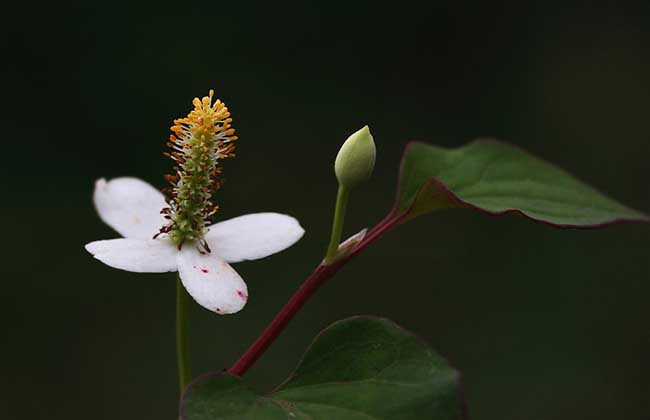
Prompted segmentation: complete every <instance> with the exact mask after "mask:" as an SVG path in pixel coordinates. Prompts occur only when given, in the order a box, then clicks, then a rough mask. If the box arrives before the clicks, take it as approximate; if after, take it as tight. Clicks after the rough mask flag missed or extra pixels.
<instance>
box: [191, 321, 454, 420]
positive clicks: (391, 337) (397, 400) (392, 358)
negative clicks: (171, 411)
mask: <svg viewBox="0 0 650 420" xmlns="http://www.w3.org/2000/svg"><path fill="white" fill-rule="evenodd" d="M181 418H182V419H183V420H217V419H228V420H238V419H251V420H252V419H254V420H276V419H277V420H280V419H282V420H296V419H309V420H334V419H336V420H388V419H395V420H397V419H399V420H434V419H435V420H457V419H461V418H464V415H463V403H462V398H461V395H460V392H459V380H458V374H457V372H456V371H455V370H453V369H452V368H451V367H449V365H448V364H447V362H445V360H444V359H442V358H441V357H440V356H438V355H437V354H436V353H434V352H433V351H432V350H431V349H429V348H428V347H427V346H426V345H425V344H424V343H423V342H422V341H420V340H419V339H418V338H417V337H415V336H414V335H413V334H411V333H409V332H407V331H405V330H403V329H402V328H400V327H399V326H397V325H395V324H394V323H392V322H391V321H388V320H386V319H381V318H374V317H354V318H349V319H346V320H343V321H339V322H337V323H335V324H333V325H332V326H330V327H329V328H327V329H325V330H324V331H323V332H321V334H320V335H319V336H318V337H316V339H315V340H314V342H313V343H312V345H311V346H310V348H309V349H308V350H307V353H306V354H305V356H304V358H303V359H302V361H301V362H300V364H299V366H298V368H297V369H296V371H295V372H294V373H293V374H292V375H291V377H290V378H289V379H288V380H287V381H286V382H284V383H283V384H282V385H280V386H279V387H278V389H276V390H275V391H273V392H271V393H270V394H267V395H259V394H256V393H255V392H254V391H253V390H251V388H250V387H249V386H247V385H246V384H245V383H244V382H243V380H242V379H241V378H239V377H236V376H231V375H227V374H212V375H207V376H204V377H202V378H199V379H198V380H196V381H195V382H194V383H193V384H191V385H190V387H189V388H188V389H187V391H186V392H185V394H184V396H183V399H182V402H181Z"/></svg>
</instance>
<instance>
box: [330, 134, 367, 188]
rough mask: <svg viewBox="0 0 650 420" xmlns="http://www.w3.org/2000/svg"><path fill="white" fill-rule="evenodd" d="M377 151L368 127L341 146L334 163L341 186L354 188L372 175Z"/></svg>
mask: <svg viewBox="0 0 650 420" xmlns="http://www.w3.org/2000/svg"><path fill="white" fill-rule="evenodd" d="M376 155H377V149H376V148H375V142H374V140H373V139H372V134H370V129H369V128H368V126H367V125H366V126H364V127H363V128H362V129H361V130H359V131H357V132H356V133H354V134H352V135H351V136H350V137H348V139H347V140H346V141H345V143H343V146H341V150H339V154H338V155H336V161H335V162H334V172H336V178H337V179H338V180H339V184H340V185H342V186H344V187H346V188H354V187H356V186H357V185H359V184H362V183H364V182H365V181H367V180H368V179H369V178H370V175H372V170H373V169H374V167H375V156H376Z"/></svg>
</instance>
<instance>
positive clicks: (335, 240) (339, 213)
mask: <svg viewBox="0 0 650 420" xmlns="http://www.w3.org/2000/svg"><path fill="white" fill-rule="evenodd" d="M349 197H350V190H349V189H348V188H347V187H345V186H343V185H341V184H339V190H338V192H337V194H336V206H335V208H334V220H333V222H332V235H331V237H330V243H329V245H328V247H327V254H326V255H325V262H326V263H329V262H331V261H333V260H334V258H336V255H337V254H338V251H339V244H340V243H341V234H342V233H343V222H344V221H345V211H346V207H347V205H348V198H349Z"/></svg>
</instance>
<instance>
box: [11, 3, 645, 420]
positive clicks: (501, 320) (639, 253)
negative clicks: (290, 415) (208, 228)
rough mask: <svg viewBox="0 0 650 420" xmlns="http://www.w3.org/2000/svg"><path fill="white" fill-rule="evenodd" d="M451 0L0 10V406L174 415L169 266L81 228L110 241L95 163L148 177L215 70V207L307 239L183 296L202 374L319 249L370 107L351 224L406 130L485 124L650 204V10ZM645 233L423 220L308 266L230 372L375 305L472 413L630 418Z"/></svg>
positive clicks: (437, 138)
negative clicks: (139, 266)
mask: <svg viewBox="0 0 650 420" xmlns="http://www.w3.org/2000/svg"><path fill="white" fill-rule="evenodd" d="M23 3H25V2H23ZM463 3H464V2H455V1H438V2H426V3H424V2H423V4H409V3H408V2H400V3H393V4H391V5H389V6H379V5H378V3H376V2H369V1H359V2H350V1H348V2H337V1H334V2H322V3H320V4H319V3H315V2H314V3H310V2H300V3H296V4H288V3H282V2H280V3H278V2H258V3H249V2H231V3H223V2H221V3H217V2H212V3H191V4H190V3H185V4H165V3H164V2H157V3H156V4H154V5H145V4H144V3H141V4H133V3H129V4H123V5H118V4H116V3H101V4H95V3H92V2H88V3H83V4H79V5H74V4H72V3H67V4H61V3H56V2H54V3H50V4H49V5H43V6H40V5H35V4H31V3H29V4H27V3H25V4H14V5H12V6H5V11H4V19H3V27H2V31H3V32H4V34H3V35H2V37H1V39H0V43H1V45H2V50H3V52H2V56H3V64H2V78H1V80H2V81H1V83H2V86H3V88H2V92H3V96H4V100H3V108H4V109H3V112H2V116H1V117H0V118H2V126H3V136H4V138H5V140H4V142H3V144H4V148H3V154H4V159H3V162H2V165H1V166H0V171H2V177H1V178H0V183H1V185H0V186H1V187H2V192H3V195H2V199H1V200H2V206H1V210H0V211H1V215H2V218H1V220H2V221H3V225H2V228H3V232H4V233H3V241H2V245H0V247H2V254H1V255H2V280H3V283H2V288H0V298H1V299H2V304H1V305H0V319H2V325H3V333H2V339H1V340H2V341H1V342H0V369H1V374H0V395H1V397H0V418H2V419H7V420H14V419H68V420H71V419H87V418H93V419H97V420H101V419H111V420H112V419H174V418H176V415H177V414H176V413H177V411H176V410H177V379H176V365H175V362H176V359H175V341H174V302H175V294H174V293H175V284H174V275H173V274H168V275H161V274H149V275H142V274H133V273H128V272H123V271H118V270H114V269H111V268H109V267H107V266H104V265H103V264H101V263H99V262H98V261H96V260H94V259H93V258H91V256H90V255H89V254H87V253H86V251H85V250H84V249H83V245H84V244H85V243H87V242H90V241H93V240H98V239H110V238H115V237H118V235H117V234H116V233H114V232H113V231H112V230H111V229H110V228H108V227H107V226H105V225H104V224H103V223H102V222H101V221H100V220H99V218H98V216H97V215H96V213H95V210H94V208H93V206H92V203H91V194H92V189H93V184H94V181H95V180H96V179H97V178H100V177H107V178H112V177H116V176H122V175H130V176H136V177H139V178H142V179H144V180H146V181H148V182H150V183H152V184H154V185H156V186H158V187H162V186H164V180H163V178H162V175H163V174H164V173H167V172H168V171H169V170H170V167H171V163H170V161H169V160H168V159H166V158H164V157H163V156H162V152H163V151H164V150H165V141H166V139H167V137H168V134H169V126H170V125H171V121H172V119H173V118H175V117H180V116H183V115H185V114H186V113H187V112H188V111H189V109H190V107H191V99H192V98H193V97H195V96H203V95H205V94H207V92H208V90H209V89H210V88H214V89H215V90H216V94H217V96H218V97H220V98H221V99H222V100H224V101H225V102H226V103H227V105H228V106H229V107H230V109H231V111H232V113H233V117H234V126H235V127H236V128H237V130H238V134H239V136H240V140H239V142H238V145H237V147H238V149H237V154H238V156H237V158H236V159H231V160H228V161H226V162H224V168H225V178H226V180H227V182H226V184H225V186H224V189H223V190H222V191H221V192H220V193H219V195H218V197H217V202H218V203H219V204H220V205H221V207H222V208H223V211H222V212H221V213H220V215H219V216H220V218H222V219H226V218H230V217H234V216H237V215H240V214H244V213H249V212H257V211H277V212H283V213H288V214H291V215H294V216H295V217H297V218H298V219H299V220H300V221H301V223H302V225H303V227H304V228H305V229H306V232H307V233H306V235H305V236H304V238H303V239H302V240H301V241H300V242H299V243H298V244H297V245H296V246H294V247H292V248H290V249H288V250H287V251H285V252H283V253H281V254H278V255H276V256H273V257H271V258H268V259H265V260H261V261H255V262H246V263H242V264H238V265H237V266H236V269H237V270H238V271H239V272H240V273H241V275H242V277H243V278H244V279H246V281H247V282H248V286H249V290H250V293H251V299H250V301H249V303H248V305H247V307H246V309H245V310H244V311H243V312H241V313H240V314H238V315H236V316H223V317H220V316H216V315H214V314H212V313H210V312H208V311H205V310H203V309H201V308H200V307H198V306H197V305H193V307H192V310H191V314H190V315H191V327H190V333H191V349H192V363H193V367H194V371H195V372H196V373H200V372H206V371H211V370H221V369H223V368H226V367H228V366H229V365H230V364H231V363H232V362H233V361H234V360H236V358H237V357H238V355H239V354H241V353H242V352H243V351H244V350H245V349H246V348H247V346H248V345H249V344H250V343H251V342H252V340H253V339H254V338H255V337H256V336H257V335H258V334H259V332H261V330H262V329H263V328H264V327H265V325H266V324H267V323H268V322H269V321H270V320H271V318H272V317H273V316H274V314H275V313H276V312H277V311H278V310H279V309H280V307H281V306H282V305H283V304H284V302H285V301H286V300H287V299H288V298H289V296H290V295H291V294H292V293H293V292H294V291H295V289H296V288H297V287H298V286H299V285H300V283H301V282H302V280H303V279H305V278H306V277H307V275H308V274H309V273H310V272H311V270H312V269H313V267H315V265H316V264H317V263H318V262H319V261H320V259H321V257H322V255H323V252H324V250H325V247H326V244H327V239H328V235H329V227H330V222H331V211H332V207H333V204H334V197H335V194H336V180H335V178H334V175H333V168H332V167H333V162H334V157H335V155H336V152H337V150H338V148H339V146H340V144H341V143H342V142H343V141H344V140H345V139H346V137H347V136H348V135H349V134H350V133H352V132H353V131H355V130H357V129H358V128H360V127H361V126H363V125H364V124H369V125H370V127H371V128H372V131H373V134H374V136H375V141H376V143H377V147H378V157H377V165H376V171H375V174H374V177H373V179H372V181H371V182H370V183H369V184H367V185H366V186H364V187H363V188H361V189H360V190H359V191H358V192H357V193H356V194H354V195H353V196H352V198H351V202H350V207H349V212H348V219H347V223H346V235H350V234H353V233H356V232H357V231H359V230H360V229H362V228H364V227H370V226H372V225H373V224H374V223H376V222H377V221H378V220H379V219H381V218H382V217H383V216H384V214H385V213H386V212H387V211H388V209H389V208H390V206H391V203H392V199H393V196H394V188H395V182H396V175H397V168H398V163H399V158H400V154H401V150H402V148H403V146H404V145H405V143H406V142H407V141H408V140H413V139H417V140H422V141H427V142H431V143H434V144H438V145H443V146H449V147H453V146H459V145H461V144H464V143H466V142H468V141H470V140H472V139H473V138H476V137H480V136H493V137H498V138H501V139H503V140H507V141H509V142H511V143H514V144H517V145H520V146H522V147H524V148H525V149H527V150H529V151H531V152H533V153H534V154H536V155H538V156H540V157H543V158H545V159H548V160H550V161H552V162H555V163H557V164H558V165H560V166H562V167H564V168H566V169H568V170H569V171H571V172H572V173H574V174H576V175H577V176H578V177H579V178H581V179H583V180H585V181H587V182H589V183H591V184H592V185H594V186H596V187H597V188H599V189H601V190H603V191H606V192H608V194H609V195H610V196H612V197H614V198H616V199H618V200H619V201H621V202H623V203H625V204H627V205H629V206H631V207H634V208H637V209H640V210H643V211H646V212H650V192H649V188H648V178H649V175H650V164H649V163H648V150H649V149H650V148H649V147H648V145H649V143H650V125H649V124H648V109H649V108H650V53H649V52H648V51H650V49H649V44H650V25H649V24H650V14H649V13H650V5H649V4H648V3H647V2H646V3H645V4H644V5H643V6H637V5H633V4H632V3H629V2H628V3H624V2H610V5H609V6H606V7H605V6H600V7H597V6H594V5H593V4H592V3H591V2H577V3H573V4H572V3H571V2H563V3H562V6H561V7H560V6H554V5H552V4H551V3H547V2H544V3H542V2H518V3H513V4H509V5H506V4H497V3H494V2H483V4H482V5H479V6H472V7H470V6H466V5H463ZM649 248H650V227H649V226H644V225H620V226H614V227H611V228H608V229H605V230H600V231H570V230H569V231H563V230H555V229H551V228H549V227H545V226H542V225H538V224H534V223H531V222H528V221H526V220H524V219H520V218H515V217H503V218H489V217H485V216H483V215H480V214H475V213H472V212H471V211H469V210H468V211H455V212H442V213H437V214H433V215H429V216H427V217H422V218H418V219H416V220H414V221H413V222H411V223H409V224H407V225H404V226H402V227H400V228H399V229H397V230H395V231H393V232H392V233H390V234H389V235H388V236H387V237H385V238H384V240H382V241H380V242H379V243H377V244H375V245H374V246H372V247H371V248H369V249H368V250H367V252H365V253H364V254H363V255H362V256H361V257H360V258H358V259H356V260H355V261H354V262H353V263H351V264H350V265H348V266H347V267H346V268H345V269H344V270H343V271H342V272H341V273H340V274H339V275H338V276H337V277H336V278H335V279H334V280H333V281H332V282H331V283H329V284H328V285H326V286H325V288H324V289H323V290H322V291H321V292H320V293H319V294H318V295H317V296H316V297H315V298H314V299H313V300H312V301H310V302H309V303H308V305H307V306H306V307H305V308H304V310H303V311H302V312H301V313H300V314H299V315H298V317H297V318H296V319H295V320H294V322H293V323H292V324H291V325H290V326H289V328H288V329H287V331H286V332H285V334H284V335H283V336H282V337H281V338H280V339H279V340H278V342H277V343H276V344H275V345H274V346H273V347H272V348H271V349H270V350H269V351H268V353H267V354H266V355H265V356H264V358H263V359H262V360H261V361H260V362H259V363H258V364H256V365H255V366H254V368H253V369H252V370H251V371H250V373H249V374H248V375H247V378H248V379H249V380H250V382H251V383H252V384H253V386H254V387H255V388H256V389H258V390H260V391H267V390H269V389H271V388H272V387H273V386H274V385H275V384H278V383H279V382H281V381H282V380H283V379H284V378H285V377H286V376H287V375H288V374H289V372H290V371H291V369H292V368H293V367H294V366H295V365H296V363H297V362H298V360H299V357H300V355H301V354H302V352H303V351H304V349H305V348H306V346H307V345H308V343H309V342H310V341H311V339H312V338H313V337H314V336H315V335H316V334H317V333H318V332H319V331H320V330H321V329H322V328H324V327H326V326H327V325H329V324H330V323H331V322H333V321H335V320H338V319H341V318H344V317H347V316H350V315H355V314H377V315H382V316H386V317H388V318H391V319H393V320H394V321H396V322H397V323H399V324H401V325H403V326H404V327H406V328H408V329H410V330H412V331H414V332H415V333H417V334H419V335H420V336H422V337H423V338H424V339H426V341H427V342H429V343H430V344H431V346H433V347H434V348H435V349H436V350H437V351H438V352H440V353H441V354H443V355H444V356H445V357H446V358H447V359H448V360H450V362H451V363H452V364H453V365H454V366H456V367H457V368H458V369H459V370H460V371H461V372H462V374H463V380H464V385H465V394H466V397H467V402H468V405H469V409H470V414H471V416H472V418H474V419H482V420H515V419H528V420H536V419H572V420H575V419H612V418H624V419H639V420H642V419H648V418H649V416H650V375H649V373H650V358H649V357H648V356H649V355H650V328H649V327H648V319H650V306H649V305H648V295H649V293H650V282H649V281H648V280H650V261H649V258H648V256H649Z"/></svg>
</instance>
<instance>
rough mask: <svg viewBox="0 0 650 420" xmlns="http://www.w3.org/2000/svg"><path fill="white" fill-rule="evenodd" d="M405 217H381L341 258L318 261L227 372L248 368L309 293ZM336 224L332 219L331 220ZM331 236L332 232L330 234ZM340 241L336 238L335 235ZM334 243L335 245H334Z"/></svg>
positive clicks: (243, 371)
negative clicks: (311, 271) (318, 263)
mask: <svg viewBox="0 0 650 420" xmlns="http://www.w3.org/2000/svg"><path fill="white" fill-rule="evenodd" d="M405 216H406V213H404V214H396V213H393V212H391V213H390V214H389V215H388V216H386V218H385V219H384V220H382V221H381V222H379V223H378V224H377V225H376V226H375V227H374V228H372V229H371V230H370V231H369V232H368V233H367V234H366V236H365V238H363V240H362V241H361V242H360V243H359V244H358V245H357V246H356V248H355V249H354V250H352V252H350V253H349V254H348V255H346V256H345V257H343V258H341V259H339V260H335V261H334V262H333V263H331V264H327V263H326V262H325V261H324V262H322V263H321V264H320V265H319V266H318V267H316V270H315V271H314V272H313V274H312V275H311V276H309V277H308V278H307V280H305V282H304V283H303V284H302V286H300V288H299V289H298V290H297V291H296V293H294V295H293V296H291V298H290V299H289V301H288V302H287V303H286V304H285V305H284V307H283V308H282V309H281V310H280V312H279V313H278V314H277V315H276V317H275V318H274V319H273V321H271V323H270V324H269V326H268V327H266V329H265V330H264V332H262V334H261V335H260V336H259V337H258V338H257V340H255V342H254V343H253V344H252V345H251V346H250V347H249V348H248V350H246V352H244V354H243V355H242V356H241V357H240V358H239V360H237V362H235V364H234V365H232V367H231V368H230V369H228V371H227V373H229V374H231V375H236V376H242V375H243V374H245V373H246V371H248V369H249V368H250V367H251V366H252V365H253V364H254V363H255V362H256V361H257V360H258V359H259V358H260V357H261V356H262V355H263V354H264V352H265V351H266V350H267V349H268V348H269V346H270V345H271V344H272V343H273V342H274V341H275V340H276V339H277V338H278V337H279V336H280V334H281V333H282V331H284V329H285V328H286V326H287V324H289V322H290V321H291V320H292V319H293V318H294V317H295V316H296V314H297V313H298V311H299V310H300V308H302V307H303V305H304V304H305V303H306V302H307V300H309V298H310V297H311V296H313V294H314V293H315V292H316V291H317V290H318V289H319V288H320V287H321V286H322V285H323V284H325V282H326V281H327V280H329V279H330V278H331V277H332V276H333V275H334V274H335V273H336V272H337V271H339V270H340V269H341V267H343V266H344V265H345V264H347V263H348V261H350V260H351V259H352V258H354V257H355V256H357V255H358V254H359V253H360V252H361V251H363V250H364V249H365V248H366V247H368V245H370V244H372V243H373V242H375V241H376V240H377V239H379V238H380V237H381V236H382V235H383V234H384V233H386V232H388V231H389V230H390V229H392V228H393V227H395V226H396V225H397V224H399V222H400V221H402V220H403V218H404V217H405ZM335 224H336V222H335ZM332 236H333V237H334V235H332ZM339 240H340V237H339ZM337 245H338V244H337Z"/></svg>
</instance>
